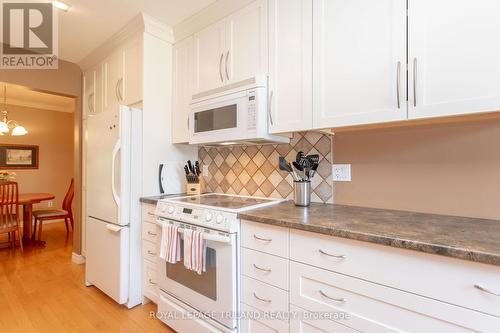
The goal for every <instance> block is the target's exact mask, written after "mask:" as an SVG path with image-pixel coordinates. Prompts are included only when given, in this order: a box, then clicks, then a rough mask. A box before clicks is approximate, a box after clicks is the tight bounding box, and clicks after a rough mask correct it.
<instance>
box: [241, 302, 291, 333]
mask: <svg viewBox="0 0 500 333" xmlns="http://www.w3.org/2000/svg"><path fill="white" fill-rule="evenodd" d="M241 311H242V313H243V314H244V316H245V317H244V318H242V319H241V323H240V325H241V333H288V331H289V326H288V322H287V321H283V320H279V319H272V318H269V317H265V314H263V313H262V311H259V310H257V309H255V308H253V307H251V306H249V305H247V304H243V303H242V304H241Z"/></svg>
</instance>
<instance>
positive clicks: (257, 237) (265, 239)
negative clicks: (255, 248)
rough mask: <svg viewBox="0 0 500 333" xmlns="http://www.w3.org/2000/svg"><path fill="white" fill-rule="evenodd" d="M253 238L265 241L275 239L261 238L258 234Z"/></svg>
mask: <svg viewBox="0 0 500 333" xmlns="http://www.w3.org/2000/svg"><path fill="white" fill-rule="evenodd" d="M253 238H255V239H256V240H260V241H263V242H271V241H272V240H273V239H272V238H260V237H259V236H257V235H253Z"/></svg>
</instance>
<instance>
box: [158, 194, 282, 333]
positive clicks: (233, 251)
mask: <svg viewBox="0 0 500 333" xmlns="http://www.w3.org/2000/svg"><path fill="white" fill-rule="evenodd" d="M281 201H283V200H281V199H267V198H257V197H246V196H237V195H228V194H215V193H210V194H202V195H197V196H188V197H179V198H169V199H163V200H160V201H158V204H157V206H156V215H157V223H158V224H160V225H164V224H165V223H167V224H173V225H177V226H179V227H180V229H181V230H182V229H192V230H197V231H202V232H203V238H204V239H205V242H206V248H207V249H206V251H207V252H206V271H205V272H203V273H202V274H201V275H199V274H197V273H196V272H193V271H190V270H188V269H186V268H185V267H184V265H183V262H182V261H180V262H178V263H176V264H169V263H166V262H165V261H163V260H161V259H159V262H158V274H159V280H158V285H159V287H160V300H159V302H158V312H159V314H160V317H159V318H160V319H161V320H162V321H164V322H165V323H166V324H167V325H169V326H170V327H171V328H173V329H174V330H176V331H177V332H179V333H183V332H225V333H234V332H238V331H239V329H238V326H239V325H238V322H239V321H238V318H237V316H228V315H227V314H228V313H233V314H236V313H238V311H239V295H240V281H239V276H240V266H239V263H240V254H239V243H240V240H239V230H240V223H239V222H240V221H239V219H238V213H239V212H242V211H245V210H250V209H255V208H261V207H266V206H269V205H274V204H277V203H279V202H281ZM193 313H194V314H196V313H199V314H209V315H204V316H196V315H194V316H193ZM162 314H169V315H166V316H162ZM172 314H174V316H172ZM172 317H174V319H172ZM179 318H187V319H186V320H182V319H179Z"/></svg>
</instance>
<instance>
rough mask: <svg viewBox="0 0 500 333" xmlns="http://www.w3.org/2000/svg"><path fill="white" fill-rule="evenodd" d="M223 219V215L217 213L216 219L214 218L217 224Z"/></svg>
mask: <svg viewBox="0 0 500 333" xmlns="http://www.w3.org/2000/svg"><path fill="white" fill-rule="evenodd" d="M223 219H224V217H223V216H222V214H219V215H217V219H216V220H215V222H217V224H220V223H222V220H223Z"/></svg>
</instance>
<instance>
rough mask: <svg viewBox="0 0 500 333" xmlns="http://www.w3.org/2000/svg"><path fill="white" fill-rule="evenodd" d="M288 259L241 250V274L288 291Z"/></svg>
mask: <svg viewBox="0 0 500 333" xmlns="http://www.w3.org/2000/svg"><path fill="white" fill-rule="evenodd" d="M288 263H289V261H288V259H283V258H280V257H276V256H273V255H270V254H267V253H262V252H259V251H255V250H250V249H245V248H242V249H241V274H243V275H246V276H249V277H251V278H254V279H257V280H259V281H262V282H265V283H268V284H271V285H273V286H275V287H278V288H281V289H285V290H288Z"/></svg>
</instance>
